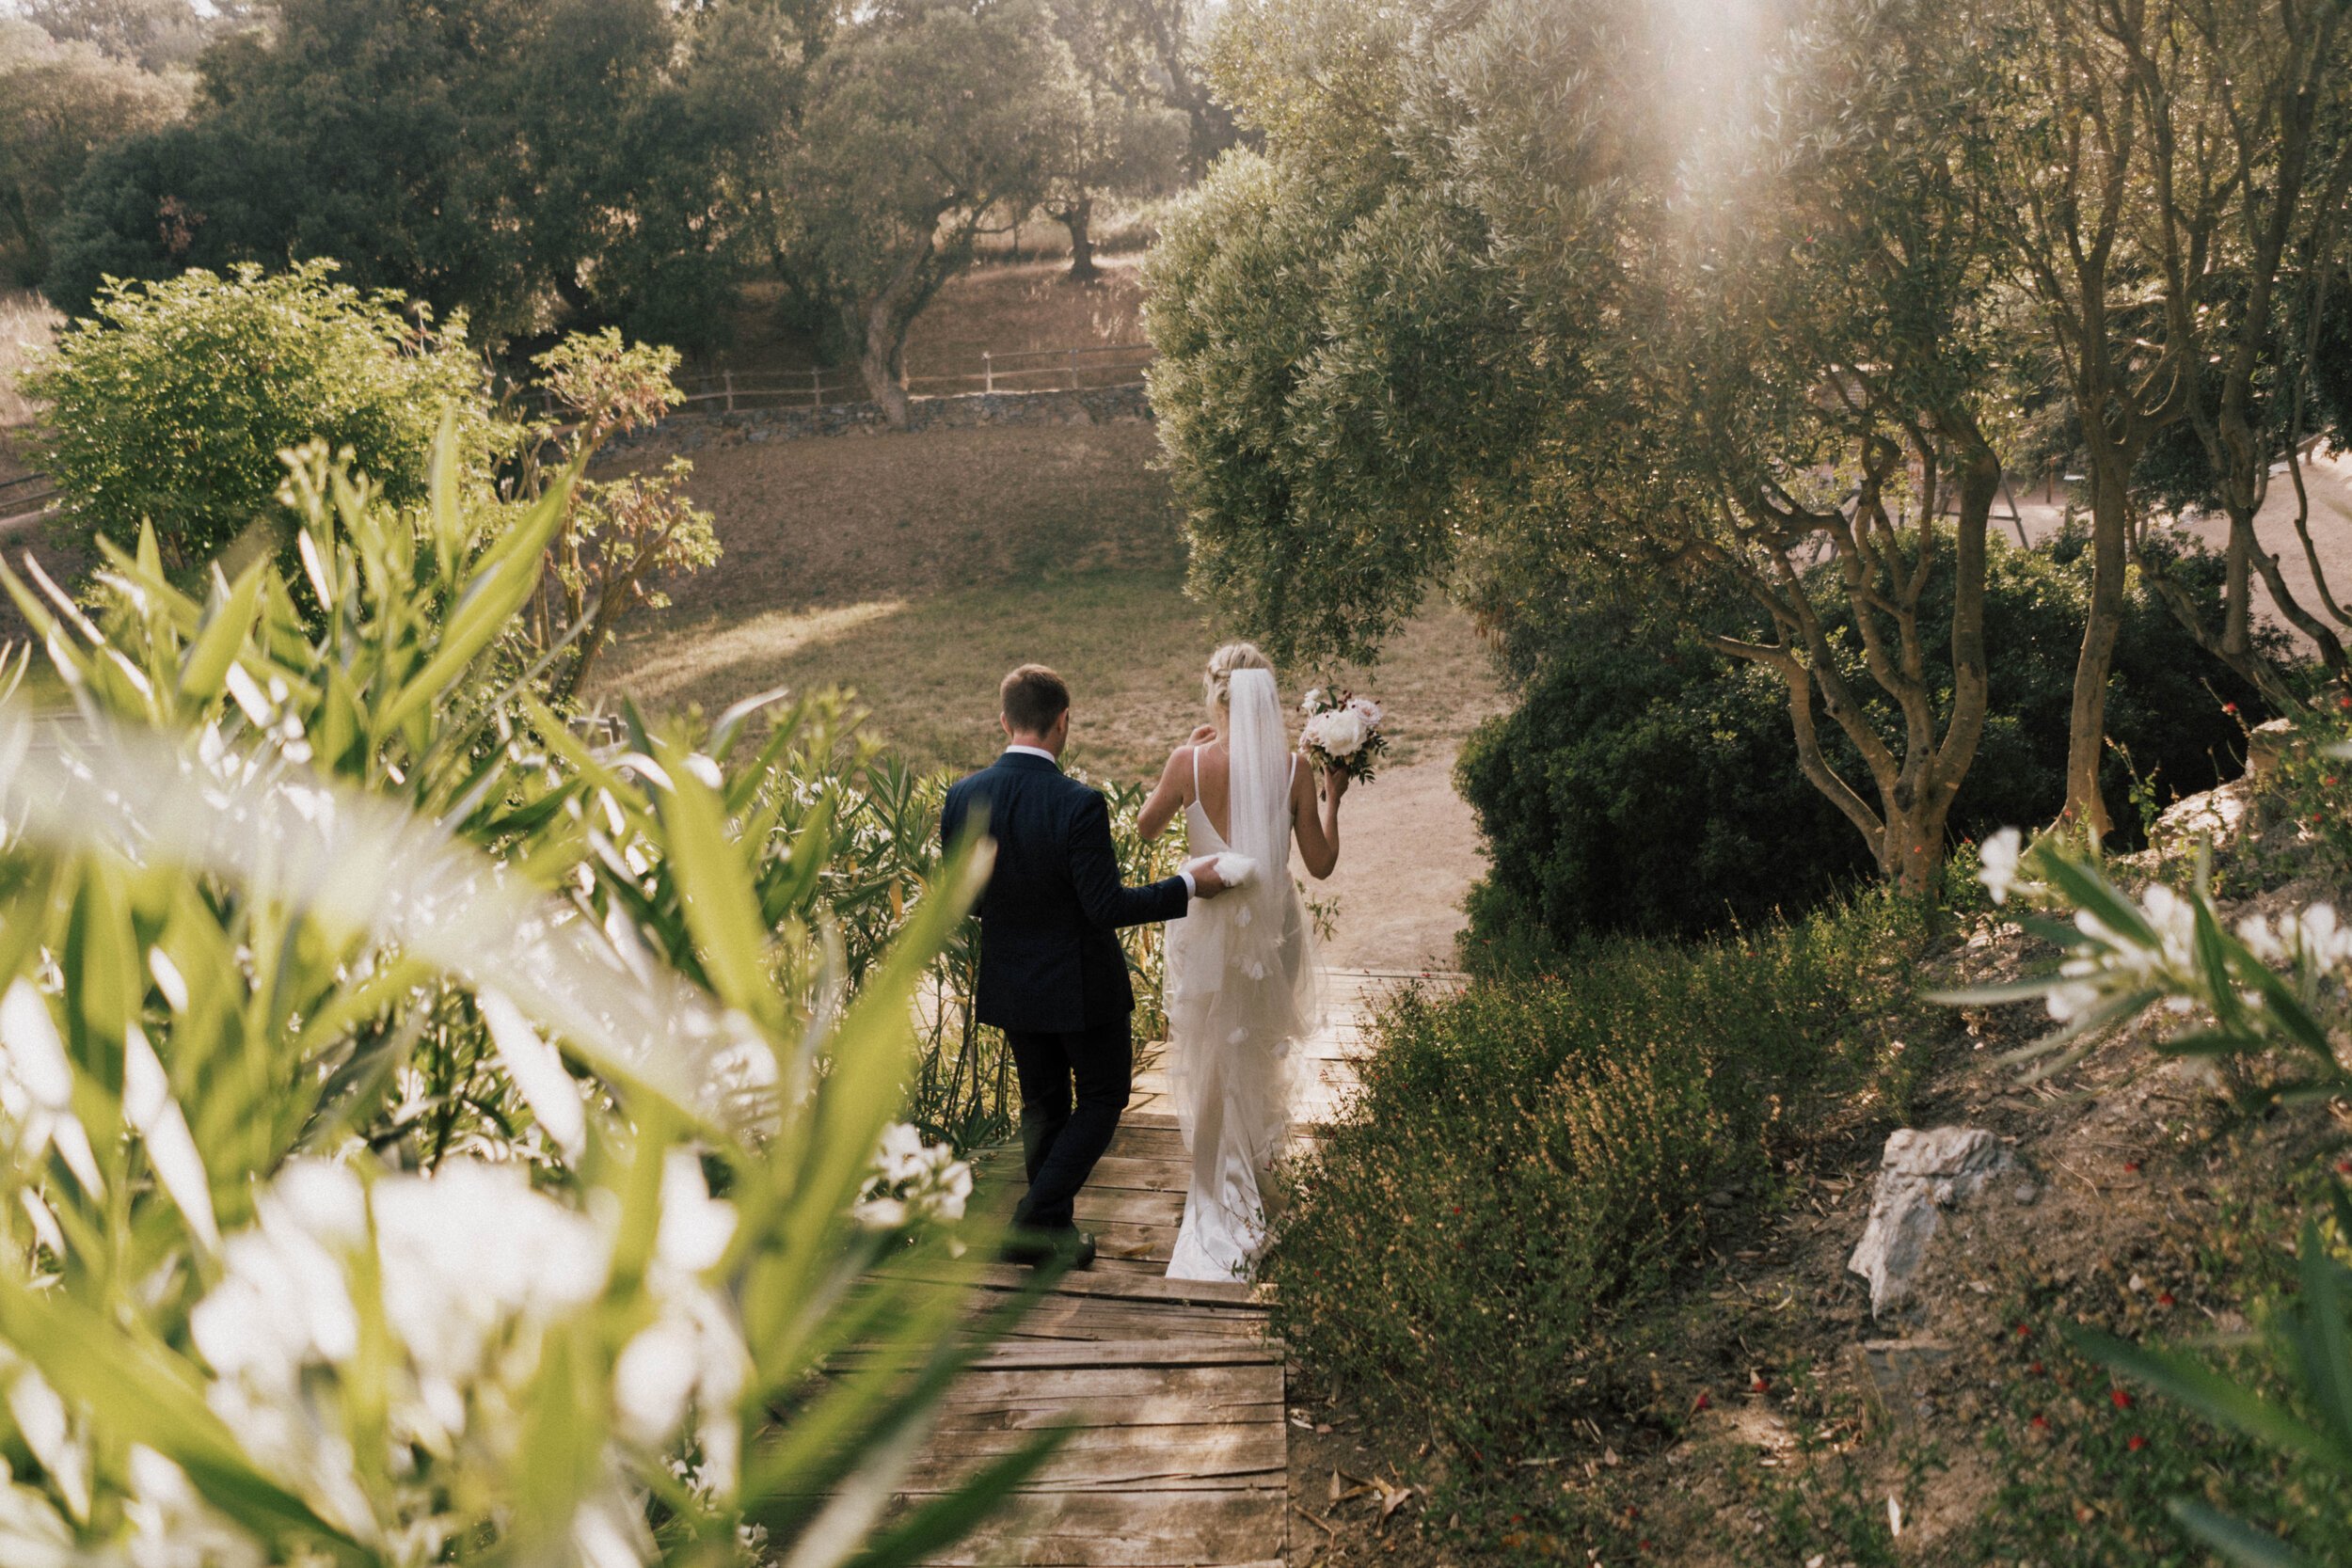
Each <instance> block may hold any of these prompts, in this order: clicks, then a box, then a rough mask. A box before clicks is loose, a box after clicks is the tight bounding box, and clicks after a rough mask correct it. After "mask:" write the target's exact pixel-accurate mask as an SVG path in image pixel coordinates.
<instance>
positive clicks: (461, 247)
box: [47, 0, 729, 341]
mask: <svg viewBox="0 0 2352 1568" xmlns="http://www.w3.org/2000/svg"><path fill="white" fill-rule="evenodd" d="M686 57H687V56H686V52H685V50H684V47H683V40H682V38H681V34H680V23H679V20H678V18H677V15H676V13H675V12H674V11H673V10H672V9H671V8H668V7H666V6H664V5H661V4H660V3H659V0H455V3H454V4H452V5H440V4H434V5H426V4H422V3H420V0H282V3H281V4H280V5H279V6H278V8H277V11H276V13H275V21H274V25H273V26H272V27H271V28H270V29H268V30H267V31H266V32H265V33H263V32H255V33H246V34H241V35H238V36H237V37H235V38H232V39H230V40H226V41H224V42H223V43H222V44H221V45H220V46H219V47H218V48H216V49H215V50H214V51H213V52H211V53H210V54H208V55H206V57H205V60H204V63H203V96H202V101H201V103H200V105H199V109H198V112H197V113H196V114H195V116H194V117H193V118H192V119H190V120H189V121H188V122H187V123H186V124H184V125H181V126H176V127H173V128H171V129H168V130H166V131H163V132H160V133H157V134H154V135H146V136H140V137H136V138H134V139H133V140H131V141H129V142H127V143H125V144H123V145H121V146H119V147H118V148H116V149H115V150H112V151H111V152H108V153H106V154H104V155H103V156H101V157H100V158H99V159H98V160H97V161H96V163H95V164H94V165H93V166H92V167H91V169H90V171H89V172H88V174H87V177H86V178H85V179H84V181H83V182H82V184H81V185H80V187H79V188H78V189H77V190H76V192H75V193H74V196H73V198H72V203H71V207H70V210H69V212H68V213H67V214H66V216H65V218H64V220H63V221H62V222H61V223H60V225H59V226H58V228H57V230H56V238H55V248H56V260H55V262H54V264H53V266H52V267H51V270H50V274H49V280H48V284H47V292H48V293H49V294H50V297H51V298H52V299H53V300H55V301H56V303H57V304H58V305H59V306H60V307H61V308H63V309H68V310H69V311H78V310H80V309H85V308H87V305H88V303H89V302H90V301H91V300H92V299H94V298H95V297H97V295H98V293H99V292H100V290H101V288H102V286H103V284H102V279H103V278H104V277H109V276H112V277H146V278H158V277H167V276H169V275H170V274H172V273H173V272H176V271H178V270H180V269H182V268H183V267H186V266H190V265H199V266H206V267H211V268H215V269H219V268H222V267H226V266H228V265H230V264H232V263H234V262H237V261H248V260H251V261H263V262H264V263H279V262H283V261H286V260H287V259H289V258H293V259H303V258H315V257H331V258H334V259H336V260H339V261H342V262H343V263H344V264H345V265H346V266H347V267H348V269H349V273H350V277H351V278H352V280H353V282H354V283H355V284H357V285H358V286H359V287H362V288H389V289H396V290H398V291H400V292H401V293H405V294H408V295H412V296H414V297H418V298H421V299H425V300H429V301H430V302H432V304H433V305H434V306H435V307H436V309H438V310H440V311H441V312H443V313H445V314H446V313H448V312H451V311H453V310H456V309H466V310H468V311H469V313H470V314H471V316H472V318H473V321H474V323H475V325H476V329H477V330H478V331H479V332H481V333H483V334H484V335H485V336H486V337H488V338H490V339H491V340H493V341H502V340H504V339H506V338H509V337H513V336H516V335H517V334H535V333H542V332H545V331H547V330H548V329H549V328H551V327H552V326H554V325H557V324H558V323H559V322H564V321H601V320H613V321H618V322H620V323H622V324H624V325H628V326H630V327H631V328H632V329H633V330H635V331H637V332H639V333H641V334H644V335H651V336H659V337H665V338H684V337H690V336H691V335H692V334H693V333H694V332H695V331H697V330H699V331H705V332H707V331H708V330H709V329H710V323H711V317H712V314H713V312H712V310H711V309H710V307H711V305H712V304H713V302H714V298H715V291H716V289H717V288H718V287H719V285H720V283H721V282H722V281H723V270H722V268H721V266H720V264H719V258H720V256H721V254H722V252H723V246H724V242H725V240H726V238H727V234H728V232H729V231H728V229H727V226H726V225H725V224H724V223H723V222H722V221H721V220H720V218H719V216H718V214H716V213H715V212H714V210H713V207H712V176H711V174H710V172H709V171H710V168H711V159H712V157H713V150H712V148H711V145H710V137H709V135H708V134H707V130H708V124H707V120H706V119H705V118H704V117H703V116H701V115H700V114H698V113H697V104H698V102H699V100H698V99H697V98H696V95H694V94H693V93H691V91H690V90H689V89H688V86H687V84H686V83H685V82H684V81H683V80H682V74H683V69H684V68H683V64H682V62H683V61H684V60H685V59H686Z"/></svg>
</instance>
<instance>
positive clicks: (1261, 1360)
mask: <svg viewBox="0 0 2352 1568" xmlns="http://www.w3.org/2000/svg"><path fill="white" fill-rule="evenodd" d="M1281 1359H1282V1345H1281V1342H1280V1341H1279V1340H1276V1339H1258V1340H1255V1341H1251V1340H1233V1339H1224V1338H1199V1339H1193V1338H1176V1337H1174V1336H1168V1337H1164V1338H1148V1339H1090V1340H1087V1341H1085V1342H1083V1343H1079V1344H1057V1343H1043V1344H1020V1343H1016V1342H1013V1341H1006V1342H1004V1343H1001V1344H997V1345H993V1346H991V1347H990V1349H989V1350H988V1353H987V1354H985V1355H983V1356H982V1357H981V1358H980V1359H979V1360H977V1361H975V1362H974V1363H973V1364H972V1365H973V1369H974V1370H979V1371H1021V1370H1032V1371H1035V1370H1046V1369H1049V1368H1050V1369H1058V1368H1066V1367H1255V1366H1263V1365H1265V1364H1267V1363H1278V1364H1279V1362H1280V1361H1281Z"/></svg>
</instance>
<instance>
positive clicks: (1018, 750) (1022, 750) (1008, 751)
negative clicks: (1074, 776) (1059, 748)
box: [1005, 746, 1061, 768]
mask: <svg viewBox="0 0 2352 1568" xmlns="http://www.w3.org/2000/svg"><path fill="white" fill-rule="evenodd" d="M1005 755H1007V756H1009V757H1015V756H1019V757H1043V758H1044V759H1045V760H1046V761H1047V762H1050V763H1052V764H1053V765H1054V766H1055V767H1057V768H1059V767H1060V766H1061V758H1059V757H1057V756H1056V755H1055V754H1054V753H1053V752H1049V751H1047V750H1046V749H1045V748H1044V747H1042V746H1008V747H1006V748H1005Z"/></svg>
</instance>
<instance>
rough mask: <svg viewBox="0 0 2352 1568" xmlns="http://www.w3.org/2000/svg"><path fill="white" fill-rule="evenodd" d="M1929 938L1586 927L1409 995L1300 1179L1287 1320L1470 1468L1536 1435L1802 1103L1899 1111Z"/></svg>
mask: <svg viewBox="0 0 2352 1568" xmlns="http://www.w3.org/2000/svg"><path fill="white" fill-rule="evenodd" d="M1924 931H1925V918H1924V911H1921V910H1920V909H1919V908H1918V907H1916V906H1914V905H1905V904H1899V903H1896V902H1894V901H1892V900H1891V899H1889V898H1886V897H1883V896H1880V895H1873V896H1871V897H1868V898H1866V899H1862V900H1859V901H1857V902H1855V903H1853V904H1851V905H1849V906H1844V907H1840V908H1837V909H1836V910H1833V911H1824V912H1822V913H1819V914H1816V915H1814V916H1813V917H1811V918H1810V919H1808V920H1806V921H1804V922H1803V923H1801V924H1798V925H1795V926H1790V927H1777V928H1774V929H1772V930H1770V931H1767V932H1764V933H1762V934H1760V935H1757V936H1756V937H1754V938H1752V939H1745V940H1741V941H1737V942H1714V943H1709V944H1707V945H1704V946H1700V947H1696V948H1691V949H1684V948H1679V947H1675V946H1671V945H1663V944H1658V943H1652V942H1634V941H1625V940H1614V941H1609V942H1592V943H1588V944H1586V945H1585V946H1583V947H1581V948H1580V949H1579V950H1578V951H1577V952H1576V953H1575V954H1574V955H1573V956H1572V958H1571V959H1570V960H1569V961H1567V962H1565V963H1564V964H1563V965H1562V966H1561V968H1560V970H1559V971H1558V973H1557V974H1555V975H1547V976H1543V977H1540V978H1535V979H1531V980H1526V981H1516V982H1514V983H1512V984H1509V985H1494V984H1482V985H1473V986H1472V988H1471V989H1470V990H1468V991H1467V992H1465V993H1463V994H1462V995H1459V996H1452V997H1441V996H1437V995H1433V994H1430V993H1427V992H1422V991H1407V992H1406V993H1404V994H1403V995H1401V996H1400V997H1399V998H1398V999H1397V1000H1396V1001H1394V1002H1393V1003H1392V1004H1391V1006H1390V1007H1389V1008H1388V1009H1387V1010H1386V1011H1385V1012H1384V1013H1383V1014H1382V1015H1381V1016H1380V1018H1379V1019H1378V1020H1377V1022H1376V1024H1375V1032H1376V1035H1377V1037H1378V1039H1377V1049H1376V1050H1375V1051H1374V1052H1373V1053H1371V1054H1370V1055H1369V1056H1368V1057H1366V1058H1365V1060H1364V1063H1363V1069H1362V1070H1363V1087H1362V1094H1361V1098H1360V1100H1359V1102H1358V1103H1357V1105H1356V1107H1355V1115H1354V1116H1353V1117H1350V1118H1349V1119H1348V1120H1346V1121H1345V1122H1343V1124H1341V1125H1340V1126H1338V1127H1336V1128H1334V1129H1332V1130H1331V1131H1330V1132H1328V1133H1327V1135H1326V1137H1325V1138H1324V1139H1323V1141H1322V1143H1321V1146H1320V1148H1319V1150H1318V1151H1317V1152H1316V1153H1314V1154H1312V1155H1311V1156H1308V1157H1307V1158H1306V1159H1305V1160H1304V1162H1303V1163H1302V1164H1301V1165H1300V1167H1299V1168H1298V1169H1297V1170H1296V1171H1295V1174H1294V1178H1293V1180H1292V1183H1291V1193H1290V1202H1289V1206H1288V1208H1287V1210H1286V1211H1285V1212H1283V1213H1282V1215H1281V1217H1280V1218H1279V1221H1278V1224H1277V1227H1276V1229H1277V1236H1276V1243H1275V1245H1274V1247H1273V1249H1272V1251H1271V1253H1270V1254H1269V1257H1268V1259H1267V1264H1266V1272H1265V1276H1266V1277H1267V1278H1268V1279H1270V1280H1271V1281H1273V1282H1274V1283H1275V1285H1276V1286H1277V1287H1278V1289H1277V1292H1276V1305H1275V1308H1274V1315H1275V1325H1274V1326H1275V1330H1276V1332H1278V1333H1279V1334H1280V1335H1281V1336H1282V1337H1283V1338H1284V1339H1285V1340H1286V1341H1287V1342H1288V1343H1289V1344H1290V1345H1291V1347H1292V1349H1293V1351H1294V1352H1295V1354H1297V1355H1298V1356H1299V1358H1300V1359H1301V1360H1302V1361H1303V1362H1304V1363H1305V1364H1306V1365H1307V1367H1308V1369H1309V1370H1310V1373H1311V1375H1313V1376H1315V1377H1316V1378H1318V1379H1327V1380H1328V1381H1329V1382H1330V1383H1331V1384H1333V1385H1336V1386H1338V1387H1340V1388H1341V1389H1342V1390H1343V1391H1345V1392H1348V1393H1352V1394H1353V1395H1355V1396H1357V1397H1359V1399H1361V1400H1362V1401H1363V1402H1366V1404H1367V1405H1369V1406H1371V1407H1373V1408H1375V1410H1376V1411H1378V1412H1379V1413H1380V1414H1381V1415H1382V1416H1383V1417H1384V1418H1388V1419H1391V1420H1399V1421H1405V1422H1410V1423H1414V1424H1420V1423H1424V1422H1425V1423H1427V1425H1428V1426H1429V1427H1430V1428H1431V1429H1432V1430H1433V1431H1434V1432H1435V1433H1436V1434H1437V1435H1438V1437H1440V1438H1441V1439H1443V1440H1445V1441H1446V1442H1448V1443H1449V1444H1450V1445H1452V1446H1453V1447H1454V1449H1456V1450H1457V1451H1458V1452H1460V1453H1462V1454H1464V1455H1468V1456H1470V1457H1471V1458H1472V1460H1473V1462H1475V1456H1477V1455H1479V1454H1482V1453H1484V1452H1485V1451H1486V1450H1487V1449H1500V1448H1507V1447H1508V1446H1509V1445H1511V1444H1513V1443H1515V1442H1520V1441H1524V1440H1527V1439H1528V1438H1530V1437H1531V1436H1532V1435H1533V1434H1534V1433H1539V1432H1541V1431H1542V1430H1544V1429H1545V1428H1546V1427H1547V1426H1548V1425H1549V1424H1550V1423H1552V1422H1554V1421H1556V1420H1557V1419H1559V1418H1561V1417H1563V1416H1564V1415H1565V1414H1566V1413H1568V1412H1569V1411H1570V1410H1572V1409H1573V1408H1575V1406H1576V1404H1577V1402H1578V1401H1579V1400H1581V1399H1589V1398H1590V1397H1592V1394H1593V1393H1594V1392H1596V1391H1597V1388H1598V1387H1599V1386H1605V1385H1606V1384H1608V1383H1609V1382H1611V1381H1613V1379H1614V1378H1615V1377H1616V1376H1618V1375H1620V1374H1619V1372H1618V1371H1617V1370H1615V1368H1616V1364H1617V1363H1618V1362H1619V1361H1621V1360H1622V1347H1621V1345H1620V1344H1619V1343H1618V1341H1616V1340H1615V1339H1613V1338H1612V1329H1613V1326H1614V1325H1615V1324H1617V1323H1619V1322H1620V1321H1621V1319H1622V1315H1623V1314H1624V1312H1625V1311H1626V1309H1627V1308H1628V1307H1632V1306H1636V1305H1638V1304H1640V1303H1641V1302H1642V1301H1643V1300H1644V1299H1645V1298H1646V1297H1649V1296H1651V1295H1652V1294H1653V1293H1654V1292H1656V1291H1658V1290H1659V1289H1660V1288H1661V1286H1663V1285H1664V1284H1665V1282H1666V1281H1667V1279H1668V1277H1669V1276H1670V1275H1672V1274H1673V1273H1674V1272H1675V1271H1676V1270H1677V1269H1679V1268H1681V1267H1683V1266H1684V1265H1686V1264H1687V1263H1688V1262H1689V1261H1690V1260H1691V1259H1692V1257H1693V1256H1694V1255H1695V1252H1696V1249H1697V1248H1698V1247H1699V1245H1700V1244H1701V1243H1703V1242H1704V1241H1705V1240H1706V1238H1707V1236H1708V1231H1709V1227H1710V1225H1711V1224H1712V1223H1713V1222H1714V1220H1715V1219H1716V1218H1722V1219H1736V1218H1738V1217H1740V1215H1739V1210H1740V1209H1742V1208H1745V1207H1746V1204H1745V1203H1744V1202H1742V1201H1740V1198H1741V1196H1743V1195H1744V1196H1746V1197H1748V1198H1756V1197H1760V1196H1763V1189H1764V1187H1765V1186H1766V1184H1767V1182H1768V1180H1769V1177H1770V1174H1771V1171H1772V1154H1773V1152H1774V1150H1775V1148H1777V1147H1778V1146H1780V1145H1781V1144H1782V1143H1784V1142H1785V1141H1786V1139H1787V1137H1788V1124H1789V1123H1790V1122H1791V1120H1792V1118H1794V1119H1796V1120H1797V1121H1798V1122H1799V1123H1800V1124H1802V1123H1803V1122H1804V1120H1806V1119H1808V1118H1811V1117H1813V1115H1814V1113H1815V1112H1816V1110H1817V1109H1819V1108H1820V1107H1821V1106H1824V1105H1826V1104H1827V1103H1828V1102H1829V1101H1830V1100H1831V1099H1832V1098H1833V1097H1836V1098H1841V1099H1843V1100H1845V1101H1847V1102H1848V1104H1849V1105H1850V1106H1859V1107H1861V1108H1862V1109H1863V1112H1864V1114H1876V1115H1879V1116H1887V1115H1899V1114H1900V1111H1901V1108H1902V1107H1901V1104H1900V1101H1901V1099H1902V1097H1903V1095H1904V1093H1905V1092H1906V1085H1907V1080H1906V1076H1905V1075H1906V1073H1907V1072H1908V1071H1909V1070H1910V1069H1911V1068H1912V1065H1913V1064H1912V1062H1911V1060H1910V1057H1909V1055H1908V1053H1906V1052H1904V1051H1903V1050H1902V1049H1901V1048H1899V1046H1896V1045H1894V1044H1892V1043H1891V1042H1890V1040H1889V1037H1888V1036H1887V1033H1886V1031H1885V1027H1884V1025H1883V1023H1882V1022H1880V1020H1881V1017H1882V1012H1883V1006H1884V998H1885V996H1886V994H1887V991H1888V990H1889V988H1890V987H1893V986H1895V985H1897V984H1899V972H1900V970H1901V968H1902V966H1903V965H1904V964H1905V963H1906V962H1907V961H1908V959H1909V958H1910V957H1911V955H1912V954H1913V953H1914V952H1915V950H1916V948H1917V946H1918V944H1919V942H1920V941H1921V940H1922V938H1923V935H1924ZM1710 1199H1711V1200H1712V1204H1711V1206H1710ZM1368 1221H1371V1222H1373V1223H1372V1224H1371V1225H1370V1226H1369V1227H1368V1225H1367V1222H1368ZM1580 1386H1581V1388H1580Z"/></svg>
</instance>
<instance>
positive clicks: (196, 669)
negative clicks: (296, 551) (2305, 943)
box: [180, 561, 269, 703]
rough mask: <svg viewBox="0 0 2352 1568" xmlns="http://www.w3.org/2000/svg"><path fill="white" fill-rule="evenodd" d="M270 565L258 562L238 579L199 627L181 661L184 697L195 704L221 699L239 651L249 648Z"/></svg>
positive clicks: (181, 688)
mask: <svg viewBox="0 0 2352 1568" xmlns="http://www.w3.org/2000/svg"><path fill="white" fill-rule="evenodd" d="M268 567H269V563H268V562H266V561H257V562H254V563H253V564H252V565H250V566H247V567H246V569H245V570H244V571H243V572H241V573H239V574H238V576H237V581H236V586H234V587H233V588H231V589H230V591H229V596H228V598H227V599H225V600H224V601H222V602H221V603H220V604H218V605H215V607H213V609H212V610H211V611H210V612H209V613H207V615H206V616H205V618H204V621H203V623H202V625H201V626H200V627H199V630H198V632H197V635H196V641H193V642H191V643H189V644H188V651H187V653H186V655H185V656H184V657H182V659H181V661H180V695H181V696H183V697H184V698H187V699H189V700H190V701H192V702H198V703H210V702H212V701H213V700H214V699H215V698H216V697H218V696H219V695H220V692H221V688H222V686H223V685H224V684H225V682H226V680H227V677H228V674H229V666H230V663H231V662H232V661H234V660H235V658H236V657H237V654H238V651H239V650H240V649H242V648H243V647H244V646H245V640H246V632H247V631H248V630H250V629H251V627H252V626H253V612H254V609H255V607H256V606H258V605H259V604H260V603H261V599H262V580H263V578H266V577H267V576H268Z"/></svg>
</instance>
